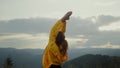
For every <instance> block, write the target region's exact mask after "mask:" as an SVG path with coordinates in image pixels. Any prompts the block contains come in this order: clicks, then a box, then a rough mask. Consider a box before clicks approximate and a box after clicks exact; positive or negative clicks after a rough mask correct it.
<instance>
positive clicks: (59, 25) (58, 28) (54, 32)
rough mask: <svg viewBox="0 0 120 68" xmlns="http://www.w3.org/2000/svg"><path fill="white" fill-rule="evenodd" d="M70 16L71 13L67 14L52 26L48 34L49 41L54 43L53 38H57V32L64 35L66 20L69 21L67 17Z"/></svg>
mask: <svg viewBox="0 0 120 68" xmlns="http://www.w3.org/2000/svg"><path fill="white" fill-rule="evenodd" d="M71 15H72V12H71V11H69V12H67V13H66V14H65V15H64V16H63V17H62V18H61V19H60V20H59V21H57V22H56V24H55V25H54V26H53V28H52V30H51V33H50V39H49V41H55V38H56V37H57V34H58V33H59V32H63V33H65V31H66V20H69V17H70V16H71Z"/></svg>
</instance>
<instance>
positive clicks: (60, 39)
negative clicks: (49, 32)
mask: <svg viewBox="0 0 120 68" xmlns="http://www.w3.org/2000/svg"><path fill="white" fill-rule="evenodd" d="M64 40H65V36H64V33H63V32H61V31H60V32H58V34H57V37H56V41H55V43H56V44H57V45H58V46H59V45H61V44H62V42H63V41H64Z"/></svg>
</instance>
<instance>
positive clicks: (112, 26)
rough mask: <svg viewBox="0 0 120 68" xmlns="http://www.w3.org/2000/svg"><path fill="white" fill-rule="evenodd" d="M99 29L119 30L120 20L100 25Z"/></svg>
mask: <svg viewBox="0 0 120 68" xmlns="http://www.w3.org/2000/svg"><path fill="white" fill-rule="evenodd" d="M99 30H100V31H120V21H118V22H113V23H110V24H108V25H104V26H100V27H99Z"/></svg>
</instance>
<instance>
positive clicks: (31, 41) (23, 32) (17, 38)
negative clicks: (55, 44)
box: [0, 15, 120, 48]
mask: <svg viewBox="0 0 120 68" xmlns="http://www.w3.org/2000/svg"><path fill="white" fill-rule="evenodd" d="M56 21H57V19H50V18H26V19H13V20H7V21H6V20H5V21H4V20H3V21H0V45H1V46H0V47H9V46H10V47H15V48H45V46H46V45H47V43H48V39H49V32H50V29H51V27H52V26H53V25H54V23H55V22H56ZM119 21H120V16H118V17H115V16H111V15H99V16H97V17H95V16H92V17H87V18H81V17H71V19H70V20H69V21H67V27H66V39H67V40H68V42H69V45H70V47H71V48H72V47H77V48H84V47H91V46H99V45H103V44H104V43H107V42H108V41H110V42H111V43H112V44H113V46H114V44H116V45H118V46H119V45H120V42H119V35H120V28H119V25H120V24H119Z"/></svg>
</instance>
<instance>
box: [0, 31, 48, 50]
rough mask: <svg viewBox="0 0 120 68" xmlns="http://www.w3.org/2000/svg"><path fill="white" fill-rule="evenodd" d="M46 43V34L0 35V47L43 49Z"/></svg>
mask: <svg viewBox="0 0 120 68" xmlns="http://www.w3.org/2000/svg"><path fill="white" fill-rule="evenodd" d="M47 42H48V34H47V33H38V34H23V33H17V34H15V33H13V34H12V33H10V34H0V44H1V45H2V46H0V47H14V48H19V49H20V48H41V49H43V48H45V46H46V45H47Z"/></svg>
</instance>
